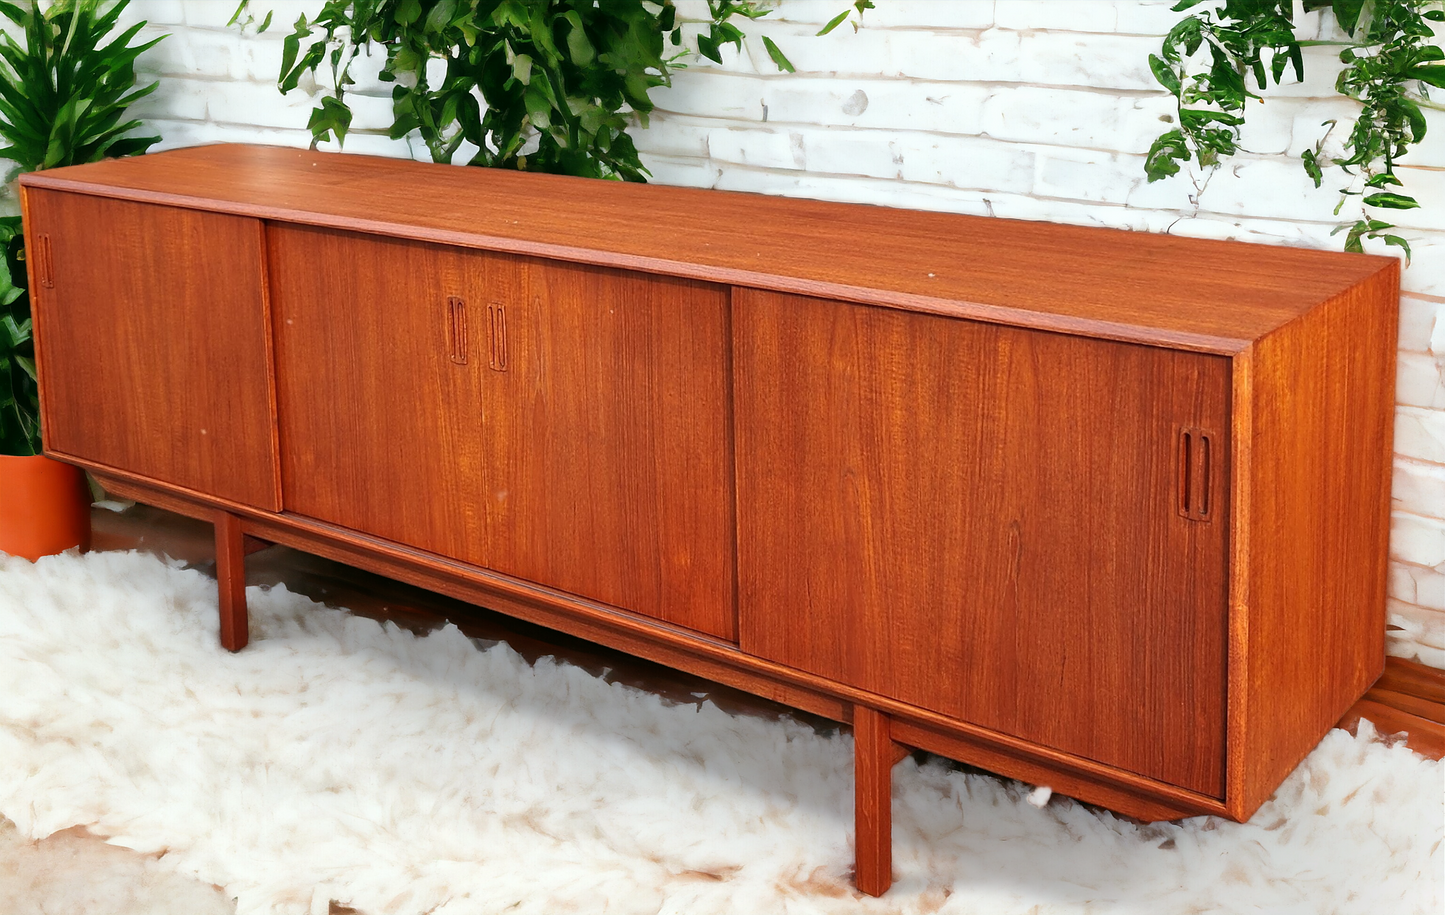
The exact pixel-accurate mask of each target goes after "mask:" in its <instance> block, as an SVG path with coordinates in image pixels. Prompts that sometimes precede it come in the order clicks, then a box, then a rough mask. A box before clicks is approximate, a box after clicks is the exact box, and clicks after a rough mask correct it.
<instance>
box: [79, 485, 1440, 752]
mask: <svg viewBox="0 0 1445 915" xmlns="http://www.w3.org/2000/svg"><path fill="white" fill-rule="evenodd" d="M92 518H93V523H94V528H95V533H94V538H93V548H94V549H97V550H126V549H137V548H138V549H145V550H149V551H153V552H156V553H164V554H166V555H169V556H171V557H173V558H176V559H180V560H183V561H185V562H187V563H190V564H192V565H194V566H196V567H198V568H201V569H202V570H204V571H206V572H208V573H213V568H214V564H215V549H214V541H213V539H212V531H211V526H210V525H209V524H206V523H203V522H199V521H194V520H191V519H189V518H183V517H181V516H179V515H174V514H171V513H170V512H165V511H161V510H160V509H155V508H151V507H149V506H145V505H137V506H135V507H133V508H131V509H129V510H128V511H125V512H122V513H116V512H111V511H107V510H104V509H96V510H95V512H94V514H93V516H92ZM246 583H247V584H248V585H275V584H280V583H285V585H286V587H287V588H288V589H290V590H291V591H294V592H296V593H299V594H305V595H306V596H307V597H310V598H311V599H313V600H317V601H321V602H323V603H326V604H329V605H331V606H338V607H347V608H349V609H350V610H351V611H352V612H354V613H356V614H358V615H360V616H367V617H371V618H373V619H378V620H391V621H392V622H394V623H396V624H397V625H398V626H402V627H404V628H406V629H410V630H412V631H415V632H426V631H430V630H432V629H435V628H438V627H440V626H442V625H443V624H445V623H446V622H448V621H450V622H453V623H456V624H457V626H458V627H459V628H460V629H461V630H462V631H463V632H465V633H466V634H467V635H469V636H471V637H473V638H479V639H484V640H488V641H499V642H506V643H507V644H509V645H510V646H512V648H514V649H515V650H516V651H517V652H518V653H519V654H521V655H522V656H523V657H525V658H527V659H528V660H529V661H535V660H536V659H538V658H542V657H546V656H552V657H556V658H558V659H560V660H566V661H569V662H571V663H573V664H575V665H577V666H579V667H581V668H583V669H584V670H587V671H590V672H592V673H594V674H596V675H598V676H601V677H604V678H605V679H607V680H608V681H609V682H616V683H625V684H627V685H629V686H635V687H638V688H640V689H645V690H648V691H649V692H653V693H657V694H659V695H661V696H663V697H664V698H666V699H669V700H671V701H674V702H681V703H691V704H697V703H700V702H702V701H704V700H708V699H710V700H711V701H712V702H713V703H715V704H716V705H718V706H721V707H722V708H724V709H726V710H728V711H730V712H734V713H742V714H751V715H760V716H764V717H770V718H778V717H781V716H784V715H788V716H791V717H793V718H796V719H799V720H802V721H805V722H807V723H809V724H811V725H812V726H813V727H814V728H816V729H817V730H819V731H820V732H829V731H834V730H837V729H838V728H840V727H842V726H841V725H838V724H836V723H834V722H831V721H828V720H826V719H823V718H814V717H812V716H809V715H807V714H805V713H803V712H799V711H796V710H794V709H791V708H788V707H785V706H782V705H778V704H776V703H773V702H769V701H768V700H766V699H761V698H759V697H757V696H753V695H751V694H748V693H744V692H741V691H739V690H734V689H730V688H728V687H725V686H720V685H718V684H716V683H712V682H710V681H707V680H703V679H700V678H698V677H693V676H691V675H689V674H685V673H681V672H679V671H675V670H672V669H670V668H667V667H663V666H661V665H658V664H653V663H650V662H648V661H642V660H638V659H637V658H634V657H632V656H630V655H627V654H624V653H622V652H618V651H614V650H612V649H609V648H605V647H602V646H600V645H595V644H593V643H590V642H586V641H583V640H582V639H577V638H574V637H572V636H568V635H563V634H561V633H558V632H554V631H552V630H549V629H544V628H542V627H540V626H534V625H532V624H529V623H524V622H520V621H518V620H514V619H512V618H510V617H506V616H503V615H501V614H499V613H493V612H491V611H488V610H483V609H481V608H479V607H476V606H473V605H472V604H467V603H464V602H462V601H458V600H453V599H451V598H447V597H443V596H441V595H439V594H434V593H432V592H430V591H425V590H422V589H420V588H414V587H412V586H410V585H405V584H402V583H400V582H396V581H393V580H391V579H389V578H384V577H382V576H379V575H374V574H372V573H370V572H364V571H361V570H359V569H354V568H352V567H350V566H346V565H342V564H341V563H338V562H333V561H331V560H329V559H322V558H320V557H317V556H312V555H310V554H307V553H302V552H299V551H297V550H292V549H290V548H288V547H284V546H271V547H268V548H266V549H264V550H261V551H260V552H258V553H254V554H252V555H251V556H248V557H247V558H246ZM1362 717H1363V718H1366V719H1368V720H1369V721H1371V722H1372V723H1373V724H1374V725H1375V728H1376V730H1378V731H1379V732H1380V733H1382V734H1387V735H1401V736H1400V737H1397V738H1396V739H1403V740H1404V741H1405V742H1406V743H1407V744H1408V745H1409V746H1410V748H1411V749H1413V750H1415V751H1416V752H1418V753H1421V754H1422V755H1425V756H1428V757H1430V758H1432V759H1440V758H1441V757H1445V671H1441V670H1436V669H1434V668H1431V667H1425V666H1424V665H1421V664H1417V663H1415V662H1413V661H1404V660H1401V659H1399V658H1390V659H1388V660H1387V661H1386V665H1385V674H1384V676H1382V677H1381V678H1380V680H1379V682H1378V683H1376V684H1375V686H1374V688H1372V689H1371V690H1370V691H1369V692H1368V693H1366V694H1365V697H1364V698H1363V699H1361V700H1360V701H1359V702H1358V703H1356V704H1355V707H1354V708H1352V709H1351V710H1350V712H1349V713H1348V714H1347V715H1345V717H1344V718H1343V719H1342V720H1341V721H1340V726H1341V727H1343V728H1346V729H1347V730H1350V731H1351V732H1353V731H1354V729H1355V727H1356V725H1357V724H1358V722H1359V720H1360V719H1361V718H1362Z"/></svg>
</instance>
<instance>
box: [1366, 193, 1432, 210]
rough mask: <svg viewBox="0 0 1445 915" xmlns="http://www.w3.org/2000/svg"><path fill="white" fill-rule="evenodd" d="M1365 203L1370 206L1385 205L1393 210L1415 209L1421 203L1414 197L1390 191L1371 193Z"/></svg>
mask: <svg viewBox="0 0 1445 915" xmlns="http://www.w3.org/2000/svg"><path fill="white" fill-rule="evenodd" d="M1364 204H1365V206H1369V207H1385V208H1387V209H1391V210H1413V209H1415V208H1416V207H1418V206H1419V205H1420V203H1419V201H1417V200H1416V199H1415V198H1414V197H1406V196H1405V195H1404V194H1391V193H1388V192H1381V193H1379V194H1370V195H1369V196H1367V197H1366V198H1365V199H1364Z"/></svg>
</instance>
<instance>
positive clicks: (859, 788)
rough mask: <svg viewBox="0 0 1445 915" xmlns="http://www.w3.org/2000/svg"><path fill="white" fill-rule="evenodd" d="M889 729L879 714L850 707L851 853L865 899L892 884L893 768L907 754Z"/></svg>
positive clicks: (885, 720)
mask: <svg viewBox="0 0 1445 915" xmlns="http://www.w3.org/2000/svg"><path fill="white" fill-rule="evenodd" d="M888 724H889V723H888V716H887V715H885V714H883V713H882V712H879V711H875V710H874V709H871V708H866V707H864V706H861V705H855V706H853V790H854V805H853V816H854V823H855V830H854V849H853V852H854V855H855V857H856V865H857V866H856V874H857V881H858V889H859V890H860V891H861V892H863V893H867V894H868V895H869V896H882V895H883V894H884V893H886V892H888V887H890V886H892V885H893V766H894V764H896V763H897V762H898V760H900V759H902V758H903V756H904V755H906V751H904V752H902V753H900V752H899V751H900V750H901V749H902V748H901V747H900V746H899V745H898V744H896V743H894V742H893V739H892V738H891V737H890V736H889V726H888Z"/></svg>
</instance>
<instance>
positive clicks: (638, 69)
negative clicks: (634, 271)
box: [232, 0, 871, 181]
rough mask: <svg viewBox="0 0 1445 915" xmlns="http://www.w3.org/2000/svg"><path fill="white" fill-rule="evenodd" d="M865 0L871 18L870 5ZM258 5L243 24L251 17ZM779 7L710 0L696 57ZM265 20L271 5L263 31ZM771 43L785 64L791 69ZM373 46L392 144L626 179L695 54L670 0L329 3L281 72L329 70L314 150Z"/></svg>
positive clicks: (734, 39) (750, 0)
mask: <svg viewBox="0 0 1445 915" xmlns="http://www.w3.org/2000/svg"><path fill="white" fill-rule="evenodd" d="M855 5H856V8H857V12H858V13H859V14H860V15H861V14H862V11H863V9H865V8H867V7H868V6H871V3H869V2H868V0H859V2H858V3H857V4H855ZM248 6H249V0H242V2H241V4H240V6H239V7H238V8H237V10H236V15H235V16H234V17H233V18H232V23H233V24H239V25H241V26H242V27H243V28H244V27H246V26H247V25H248V24H250V23H251V21H252V20H251V17H250V13H249V11H248ZM769 12H770V10H768V9H765V8H763V7H762V6H761V5H760V0H708V16H709V18H708V20H707V21H706V22H703V23H701V30H700V31H699V32H698V33H697V35H696V36H695V44H696V51H697V53H698V54H700V55H701V56H703V57H706V58H709V59H711V60H713V61H716V62H718V63H721V62H722V48H724V47H725V46H727V45H733V46H735V47H737V48H738V49H740V50H741V49H742V47H743V40H744V34H743V31H742V30H741V29H740V28H738V26H737V25H736V24H734V20H735V19H737V18H739V17H741V18H743V19H758V18H760V17H762V16H766V15H768V13H769ZM269 24H270V15H269V14H268V15H267V17H266V20H265V21H264V22H263V23H262V24H261V26H260V28H259V29H258V30H264V28H265V27H266V26H267V25H269ZM834 24H836V23H834ZM763 44H764V46H765V48H766V49H767V52H768V55H769V56H770V57H771V59H772V60H773V62H774V64H776V65H777V66H778V68H779V69H782V70H789V71H791V70H792V69H793V65H792V64H791V63H790V62H789V61H788V59H787V57H786V56H785V55H784V54H783V52H782V51H781V49H779V48H778V46H777V45H776V44H775V43H773V42H772V41H771V40H769V39H767V38H764V39H763ZM374 48H379V49H380V50H381V51H382V52H383V53H384V54H385V60H384V62H383V63H382V66H381V70H380V78H381V79H382V80H383V81H386V82H391V83H393V84H394V88H393V89H392V114H393V121H392V124H391V127H390V130H389V134H390V136H391V137H392V138H393V139H400V138H402V137H405V136H407V135H408V134H410V133H411V132H412V131H416V132H417V133H418V135H419V136H420V138H421V140H422V142H423V143H425V144H426V147H427V150H428V152H429V153H430V154H431V157H432V159H433V160H435V161H437V162H448V163H450V162H453V161H454V160H455V159H456V156H457V154H458V153H459V152H461V151H462V150H464V149H465V150H466V151H467V158H466V164H469V165H485V166H493V167H499V168H514V169H524V170H529V171H544V172H555V173H561V174H568V175H583V176H588V177H597V178H621V179H623V180H627V181H643V180H646V176H647V174H648V172H647V169H646V168H645V167H644V166H643V164H642V162H641V160H640V159H639V157H638V154H637V149H636V147H635V146H634V145H633V142H632V138H631V137H630V136H628V133H627V130H628V128H629V127H630V126H631V125H632V124H633V123H634V119H635V121H636V122H638V123H641V124H642V125H643V126H646V124H647V121H648V115H649V114H650V112H651V111H652V109H653V103H652V100H651V99H650V98H649V97H648V90H650V89H653V88H655V87H657V86H666V85H669V84H670V83H671V77H672V73H673V71H674V70H676V69H677V68H679V67H682V66H685V63H684V60H683V59H684V58H685V57H686V56H688V55H690V54H691V53H692V48H689V47H687V46H686V43H685V42H684V31H683V23H682V21H681V20H680V19H679V18H678V15H677V9H676V7H675V6H674V5H673V3H672V0H660V2H658V3H651V2H644V0H607V2H603V3H594V2H593V0H470V2H467V0H461V2H459V0H425V2H424V0H327V2H326V3H325V5H324V6H323V7H322V8H321V10H320V11H319V12H318V13H317V14H316V15H315V17H314V18H310V19H308V18H307V17H306V16H304V15H303V16H301V17H300V18H299V19H298V20H297V21H296V24H295V27H294V29H293V31H292V32H291V34H290V35H288V36H287V37H286V39H285V44H284V52H283V59H282V63H281V72H280V75H279V77H278V85H279V87H280V89H281V91H282V92H283V93H286V92H291V91H293V90H295V89H297V88H298V86H300V85H301V81H302V79H303V77H306V76H308V75H309V76H310V77H311V78H312V79H315V78H316V77H317V76H318V73H323V74H324V77H325V82H326V90H325V94H323V95H322V97H321V99H320V101H319V103H318V105H317V106H316V108H315V109H314V110H313V111H312V113H311V118H310V121H309V123H308V127H309V129H310V130H311V135H312V146H313V148H314V147H315V146H316V144H318V143H322V142H325V141H328V140H330V139H332V138H333V137H334V138H335V139H336V141H337V142H338V143H340V142H342V141H343V140H345V138H346V134H347V131H348V130H349V129H350V127H351V120H352V113H351V109H350V107H349V106H348V104H347V101H346V93H347V91H348V89H349V88H350V87H351V86H354V85H355V80H354V78H353V77H352V73H351V69H352V66H353V64H354V63H355V62H356V60H357V58H358V56H359V55H361V54H363V53H370V52H371V51H372V49H374ZM437 62H440V63H439V64H438V63H437ZM439 69H440V70H442V71H443V72H442V73H441V74H438V73H437V72H436V71H437V70H439Z"/></svg>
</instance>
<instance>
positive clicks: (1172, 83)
mask: <svg viewBox="0 0 1445 915" xmlns="http://www.w3.org/2000/svg"><path fill="white" fill-rule="evenodd" d="M1149 69H1150V70H1152V71H1153V72H1154V78H1155V79H1156V80H1158V81H1159V85H1161V86H1163V87H1164V88H1165V89H1168V90H1169V94H1170V95H1172V96H1174V97H1175V98H1178V97H1179V92H1180V85H1179V77H1178V75H1177V74H1175V72H1174V68H1173V67H1171V66H1169V64H1168V62H1167V61H1165V60H1164V59H1163V58H1162V57H1160V56H1158V55H1157V54H1150V55H1149Z"/></svg>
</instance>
